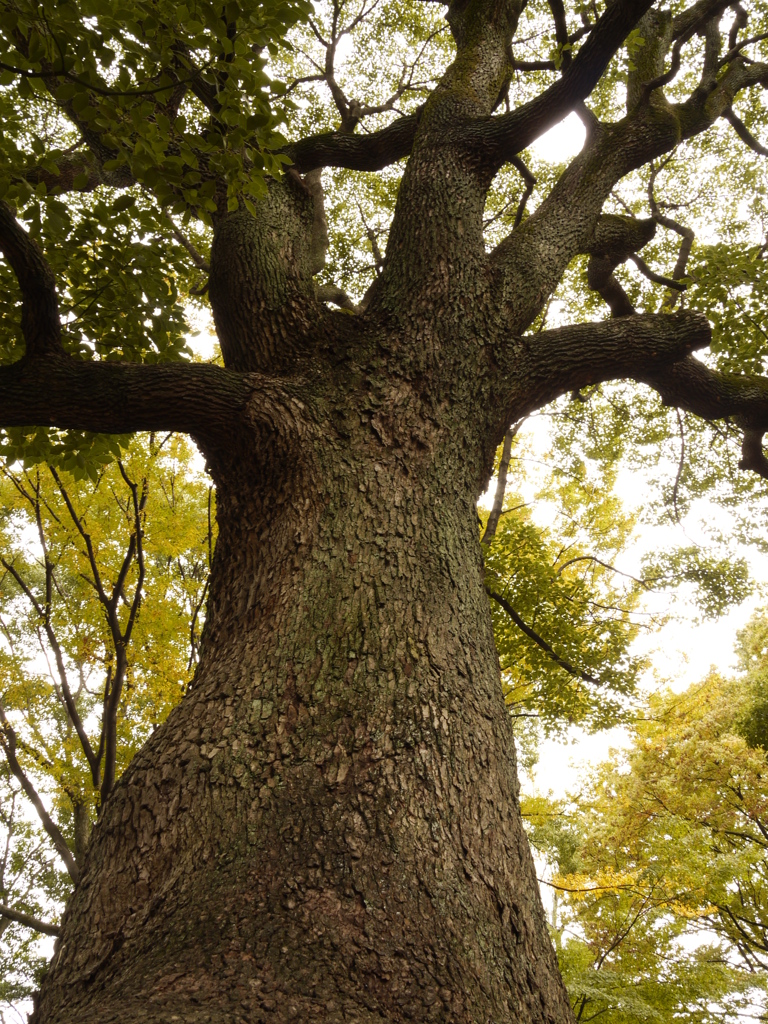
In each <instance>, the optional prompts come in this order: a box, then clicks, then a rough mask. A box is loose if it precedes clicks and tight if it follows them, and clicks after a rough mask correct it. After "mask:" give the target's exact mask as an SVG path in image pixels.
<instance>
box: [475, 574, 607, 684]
mask: <svg viewBox="0 0 768 1024" xmlns="http://www.w3.org/2000/svg"><path fill="white" fill-rule="evenodd" d="M485 592H486V594H487V595H488V597H490V598H492V600H494V601H495V602H496V604H498V605H499V606H500V607H501V608H503V609H504V611H505V612H506V613H507V615H508V616H509V617H510V619H512V621H513V622H514V624H515V625H516V626H517V627H518V629H520V630H522V632H523V633H525V635H526V636H527V637H528V638H529V639H531V640H533V642H534V643H535V644H536V646H537V647H540V648H541V649H542V651H544V653H545V654H547V655H548V656H549V657H550V658H551V660H552V661H554V662H555V664H557V665H559V666H560V668H563V669H565V671H566V672H567V673H568V674H569V675H572V676H575V677H576V678H577V679H583V680H584V682H585V683H595V684H597V685H598V686H599V685H600V680H599V679H596V678H595V676H591V675H590V674H589V672H582V671H581V669H578V668H574V667H573V665H572V664H571V663H570V661H566V660H565V658H561V657H560V655H559V654H556V653H555V651H554V649H553V648H552V647H551V645H550V644H548V643H547V641H546V640H545V639H544V638H543V637H541V636H539V634H538V633H537V632H536V631H535V630H534V629H531V627H530V626H529V625H528V624H527V623H526V622H524V621H523V619H521V618H520V616H519V615H518V614H517V612H516V611H515V609H514V608H513V607H512V605H511V604H510V603H509V601H507V600H506V599H505V598H503V597H502V596H501V594H497V593H496V591H495V590H491V588H490V587H486V588H485Z"/></svg>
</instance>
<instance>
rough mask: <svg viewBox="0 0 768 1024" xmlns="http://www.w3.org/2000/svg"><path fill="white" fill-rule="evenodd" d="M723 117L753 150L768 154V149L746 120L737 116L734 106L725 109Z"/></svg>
mask: <svg viewBox="0 0 768 1024" xmlns="http://www.w3.org/2000/svg"><path fill="white" fill-rule="evenodd" d="M723 117H724V118H725V119H726V121H728V123H729V124H730V125H731V126H732V128H733V130H734V131H735V132H736V134H737V135H738V136H739V138H740V139H741V141H742V142H743V143H744V145H745V146H749V148H750V149H751V150H753V151H754V152H755V153H757V154H758V155H759V156H768V149H766V147H765V146H762V145H761V144H760V143H759V142H758V141H757V139H756V138H755V136H754V135H753V134H752V132H751V131H750V130H749V128H747V126H746V125H745V124H744V122H743V121H742V120H741V119H740V118H739V117H737V116H736V114H735V113H734V110H733V107H727V108H726V109H725V110H724V111H723Z"/></svg>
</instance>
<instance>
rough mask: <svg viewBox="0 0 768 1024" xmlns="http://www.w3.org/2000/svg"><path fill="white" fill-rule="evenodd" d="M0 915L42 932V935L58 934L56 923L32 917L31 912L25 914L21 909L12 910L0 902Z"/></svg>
mask: <svg viewBox="0 0 768 1024" xmlns="http://www.w3.org/2000/svg"><path fill="white" fill-rule="evenodd" d="M0 917H5V918H7V919H8V920H9V921H15V922H16V923H17V924H23V925H24V927H25V928H31V929H32V930H33V931H36V932H42V933H43V935H58V934H59V926H58V925H57V924H48V923H47V921H41V920H40V919H39V918H37V917H33V916H32V915H31V914H25V913H24V912H23V911H21V910H12V909H11V907H6V906H5V904H4V903H0Z"/></svg>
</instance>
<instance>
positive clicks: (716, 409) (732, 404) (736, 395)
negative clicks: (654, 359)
mask: <svg viewBox="0 0 768 1024" xmlns="http://www.w3.org/2000/svg"><path fill="white" fill-rule="evenodd" d="M630 376H632V377H633V378H634V379H635V380H637V381H640V382H642V383H644V384H648V385H650V387H652V388H654V389H655V390H656V391H658V393H659V394H660V395H661V399H662V401H663V402H664V404H665V405H671V406H677V407H678V408H679V409H685V410H686V411H687V412H692V413H694V414H695V415H696V416H700V417H701V418H702V419H705V420H717V419H725V418H730V419H733V420H734V421H735V423H736V424H737V425H738V426H739V427H741V429H742V430H743V431H744V440H743V444H742V458H741V461H740V462H739V468H740V469H748V470H751V471H752V472H754V473H757V474H758V475H759V476H761V477H763V478H765V479H768V459H767V458H766V456H765V454H764V452H763V446H762V438H763V434H764V433H765V432H766V431H767V430H768V378H765V377H757V376H748V375H746V374H745V375H743V376H742V375H738V374H733V373H721V372H719V371H717V370H711V369H710V368H709V367H708V366H705V365H704V363H702V362H699V360H698V359H693V358H691V357H689V358H687V359H683V360H681V361H680V362H677V363H674V364H672V365H670V366H666V367H664V366H662V367H658V368H655V369H651V368H648V369H647V370H645V371H643V372H640V373H637V374H631V375H630Z"/></svg>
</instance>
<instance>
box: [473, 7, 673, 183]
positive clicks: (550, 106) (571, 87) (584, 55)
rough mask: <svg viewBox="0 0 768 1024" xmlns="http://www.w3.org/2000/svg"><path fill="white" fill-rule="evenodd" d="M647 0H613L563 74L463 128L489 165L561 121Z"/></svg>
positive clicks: (589, 88)
mask: <svg viewBox="0 0 768 1024" xmlns="http://www.w3.org/2000/svg"><path fill="white" fill-rule="evenodd" d="M652 2H653V0H615V2H614V3H612V4H611V5H610V6H609V7H608V9H607V10H606V12H605V14H603V16H602V17H601V18H600V20H599V21H598V22H597V24H596V25H595V27H594V28H593V29H592V31H591V33H590V35H589V37H588V39H587V41H586V42H585V43H584V45H583V46H582V48H581V49H580V50H579V52H578V53H577V55H576V57H575V58H574V59H573V61H572V62H571V63H570V65H569V66H568V68H567V69H566V71H565V74H564V75H563V77H562V78H560V79H559V80H558V81H557V82H555V83H554V84H553V85H551V86H550V87H549V88H548V89H545V90H544V92H542V93H541V94H540V95H539V96H537V97H536V98H535V99H533V100H531V101H530V102H529V103H526V104H524V105H523V106H521V107H518V108H517V110H513V111H510V112H509V113H508V114H502V115H501V116H499V117H493V118H489V119H488V120H486V121H485V122H483V123H482V124H478V125H476V126H475V127H474V128H471V129H470V131H469V135H470V139H471V141H472V142H473V144H476V145H478V146H479V147H480V148H481V149H484V150H485V159H486V160H487V161H488V162H489V163H490V164H491V165H492V166H497V167H498V166H501V164H502V163H504V162H505V161H508V160H510V159H511V158H512V157H513V156H515V155H516V154H517V153H520V152H521V151H522V150H524V149H525V148H526V147H527V146H529V145H530V144H531V143H532V142H533V141H534V140H535V139H537V138H538V137H539V136H540V135H542V134H543V133H544V132H546V131H547V130H548V129H549V128H551V127H553V125H556V124H557V123H558V122H559V121H561V120H562V119H563V118H564V117H565V115H566V114H568V113H569V112H570V111H571V110H573V109H574V107H575V106H576V105H577V104H578V103H580V102H581V101H582V100H585V99H586V98H587V97H588V96H589V94H590V93H591V92H592V90H593V89H594V88H595V86H596V85H597V83H598V82H599V81H600V78H601V77H602V75H603V72H604V71H605V69H606V68H607V67H608V64H609V63H610V61H611V58H612V57H613V55H614V54H615V53H616V51H617V50H618V48H619V47H620V46H621V44H622V43H623V42H624V40H625V39H626V37H627V35H628V34H629V33H630V32H631V31H632V29H633V28H634V26H635V25H636V24H637V22H638V21H639V20H640V18H642V16H643V15H644V14H645V12H646V11H647V10H648V9H649V8H650V7H651V5H652Z"/></svg>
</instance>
